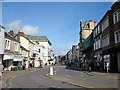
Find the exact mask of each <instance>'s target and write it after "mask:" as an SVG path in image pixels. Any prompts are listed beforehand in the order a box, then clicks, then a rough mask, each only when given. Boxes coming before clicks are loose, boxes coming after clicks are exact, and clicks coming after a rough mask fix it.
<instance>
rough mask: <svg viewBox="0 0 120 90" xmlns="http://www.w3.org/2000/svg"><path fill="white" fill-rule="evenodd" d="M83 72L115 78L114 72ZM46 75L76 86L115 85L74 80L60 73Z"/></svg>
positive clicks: (103, 86) (105, 86)
mask: <svg viewBox="0 0 120 90" xmlns="http://www.w3.org/2000/svg"><path fill="white" fill-rule="evenodd" d="M85 73H87V74H89V75H100V76H101V75H102V76H108V78H114V79H117V77H116V76H117V75H116V74H105V73H98V72H92V73H88V72H85ZM46 76H47V77H49V78H52V79H55V80H58V81H61V82H67V83H69V84H73V85H76V86H82V87H86V88H115V87H112V86H107V85H103V84H96V83H89V82H85V81H76V80H74V79H71V78H66V77H63V76H60V75H49V74H47V75H46Z"/></svg>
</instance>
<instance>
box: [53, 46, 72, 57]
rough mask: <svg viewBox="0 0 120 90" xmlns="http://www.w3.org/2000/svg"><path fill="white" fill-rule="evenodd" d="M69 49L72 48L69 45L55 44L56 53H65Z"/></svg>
mask: <svg viewBox="0 0 120 90" xmlns="http://www.w3.org/2000/svg"><path fill="white" fill-rule="evenodd" d="M69 50H70V48H69V47H65V46H53V51H54V53H55V54H56V55H65V54H66V53H67V52H68V51H69Z"/></svg>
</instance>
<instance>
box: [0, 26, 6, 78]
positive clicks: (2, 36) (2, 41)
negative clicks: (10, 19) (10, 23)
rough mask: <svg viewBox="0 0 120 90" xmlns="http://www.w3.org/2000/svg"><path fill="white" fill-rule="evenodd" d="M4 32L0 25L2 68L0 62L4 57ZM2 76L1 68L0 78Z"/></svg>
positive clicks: (0, 68) (0, 69) (0, 58)
mask: <svg viewBox="0 0 120 90" xmlns="http://www.w3.org/2000/svg"><path fill="white" fill-rule="evenodd" d="M4 30H5V28H4V27H3V26H2V25H0V66H2V60H3V56H4ZM1 76H2V67H0V77H1Z"/></svg>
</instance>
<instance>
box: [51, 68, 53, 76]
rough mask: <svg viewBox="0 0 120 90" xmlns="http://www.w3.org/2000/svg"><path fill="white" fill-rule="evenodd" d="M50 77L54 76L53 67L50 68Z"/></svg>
mask: <svg viewBox="0 0 120 90" xmlns="http://www.w3.org/2000/svg"><path fill="white" fill-rule="evenodd" d="M50 75H53V67H50Z"/></svg>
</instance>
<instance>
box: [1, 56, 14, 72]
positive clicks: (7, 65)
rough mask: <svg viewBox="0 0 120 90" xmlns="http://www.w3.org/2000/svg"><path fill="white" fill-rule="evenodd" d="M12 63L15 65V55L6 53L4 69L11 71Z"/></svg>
mask: <svg viewBox="0 0 120 90" xmlns="http://www.w3.org/2000/svg"><path fill="white" fill-rule="evenodd" d="M12 65H13V55H4V58H3V66H4V70H9V71H10V67H11V66H12Z"/></svg>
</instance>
